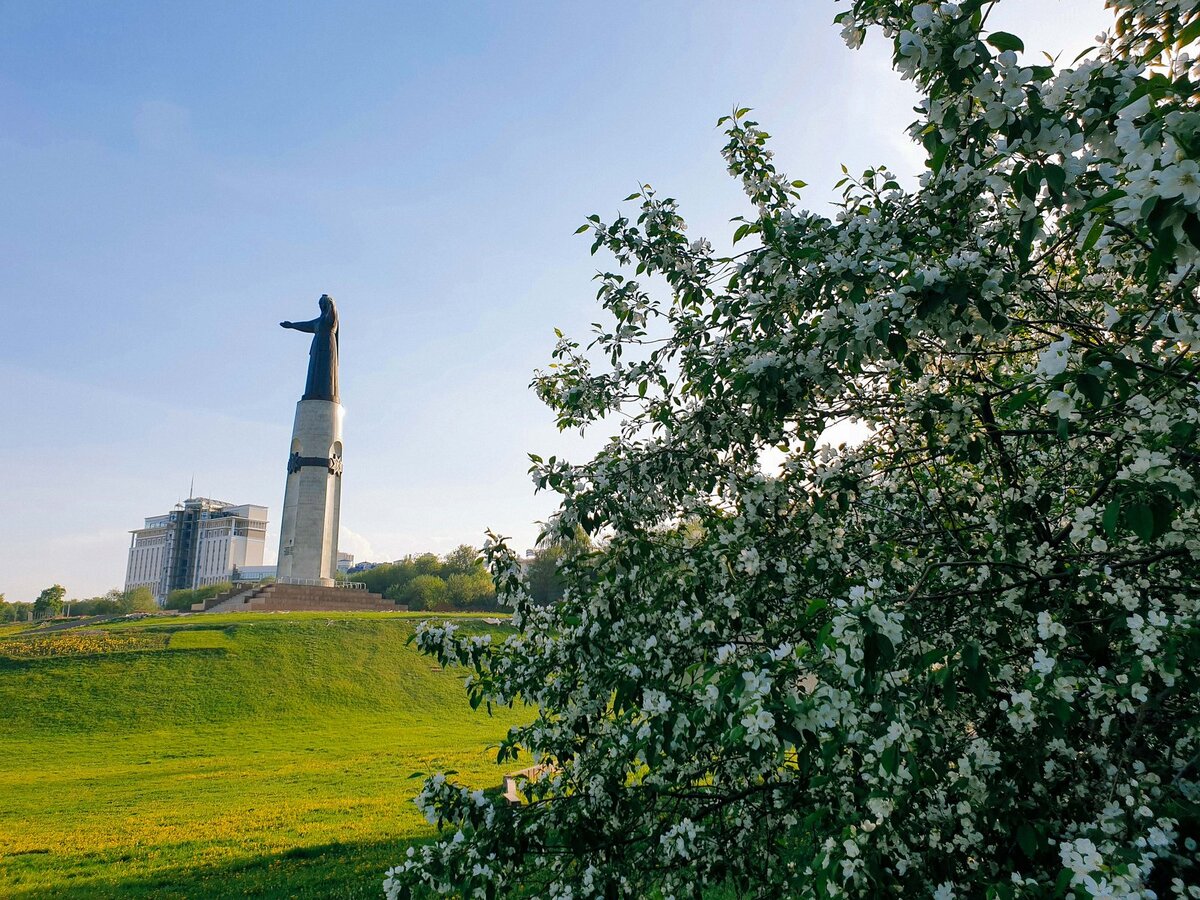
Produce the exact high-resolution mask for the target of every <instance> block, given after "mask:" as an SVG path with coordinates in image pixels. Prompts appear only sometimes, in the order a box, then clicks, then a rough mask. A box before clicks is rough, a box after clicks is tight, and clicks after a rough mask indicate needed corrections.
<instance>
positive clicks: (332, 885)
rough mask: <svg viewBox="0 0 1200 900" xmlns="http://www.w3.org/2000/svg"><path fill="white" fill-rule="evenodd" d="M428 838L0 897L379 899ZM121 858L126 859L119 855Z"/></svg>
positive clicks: (330, 847)
mask: <svg viewBox="0 0 1200 900" xmlns="http://www.w3.org/2000/svg"><path fill="white" fill-rule="evenodd" d="M428 840H429V839H428V838H426V839H423V840H422V839H413V840H396V841H378V842H370V843H352V844H342V843H332V844H316V845H313V846H308V847H294V848H292V849H290V850H285V851H283V852H281V853H276V854H269V855H264V856H254V857H243V858H240V859H232V860H226V861H223V862H221V863H216V864H204V863H199V862H197V863H196V864H183V865H177V866H171V867H166V868H163V869H160V870H158V871H155V872H153V873H142V874H137V875H130V876H129V877H128V878H121V877H120V876H115V877H114V874H113V873H111V870H110V871H109V873H106V875H105V876H104V877H99V878H89V877H87V876H82V877H78V878H76V877H72V875H70V874H64V877H63V878H61V879H60V880H58V881H57V882H54V883H48V882H47V881H44V880H43V881H40V883H38V884H37V885H31V886H28V887H22V886H21V885H20V884H16V885H10V886H9V888H8V889H7V890H11V891H12V893H5V895H4V896H5V897H11V898H21V900H32V898H35V897H36V898H41V897H47V896H53V897H56V898H66V900H85V898H86V900H93V898H106V897H120V898H126V897H135V898H155V900H177V898H187V900H191V898H204V900H209V898H212V900H219V898H225V897H263V898H284V897H287V898H293V897H295V898H318V897H320V898H325V897H329V898H339V900H360V898H361V900H365V898H372V900H376V898H380V897H382V896H383V876H384V873H385V872H386V871H387V870H388V869H389V868H390V867H391V866H393V865H395V864H396V863H398V862H400V861H401V860H402V859H404V855H405V851H407V849H408V848H409V847H410V846H415V845H418V844H422V843H425V842H427V841H428ZM125 858H126V859H128V857H125Z"/></svg>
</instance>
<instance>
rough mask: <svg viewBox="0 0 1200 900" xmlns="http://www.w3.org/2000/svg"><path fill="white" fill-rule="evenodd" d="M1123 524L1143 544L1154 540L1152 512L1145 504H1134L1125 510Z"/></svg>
mask: <svg viewBox="0 0 1200 900" xmlns="http://www.w3.org/2000/svg"><path fill="white" fill-rule="evenodd" d="M1125 522H1126V524H1128V525H1129V527H1130V528H1131V529H1132V530H1133V533H1134V534H1136V535H1137V536H1138V537H1140V538H1141V539H1142V541H1143V542H1145V543H1147V544H1148V543H1150V541H1151V540H1152V539H1153V538H1154V510H1152V509H1151V508H1150V507H1149V506H1148V505H1147V504H1145V503H1135V504H1133V505H1132V506H1130V507H1129V508H1128V509H1126V510H1125Z"/></svg>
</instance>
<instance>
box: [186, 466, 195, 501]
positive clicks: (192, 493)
mask: <svg viewBox="0 0 1200 900" xmlns="http://www.w3.org/2000/svg"><path fill="white" fill-rule="evenodd" d="M195 496H196V473H195V472H193V473H192V483H191V485H190V486H189V487H188V499H189V500H191V499H192V498H193V497H195Z"/></svg>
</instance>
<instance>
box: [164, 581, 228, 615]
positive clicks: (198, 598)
mask: <svg viewBox="0 0 1200 900" xmlns="http://www.w3.org/2000/svg"><path fill="white" fill-rule="evenodd" d="M232 587H233V585H232V584H231V583H230V582H228V581H220V582H217V583H216V584H206V585H204V587H198V588H193V589H188V588H181V589H179V590H176V591H171V593H169V594H167V600H166V602H165V603H164V604H163V609H178V610H181V611H183V612H187V611H188V610H190V609H191V608H192V604H193V603H201V602H203V601H204V600H208V599H210V598H212V597H215V596H217V594H223V593H224V592H225V591H228V590H230V589H231V588H232Z"/></svg>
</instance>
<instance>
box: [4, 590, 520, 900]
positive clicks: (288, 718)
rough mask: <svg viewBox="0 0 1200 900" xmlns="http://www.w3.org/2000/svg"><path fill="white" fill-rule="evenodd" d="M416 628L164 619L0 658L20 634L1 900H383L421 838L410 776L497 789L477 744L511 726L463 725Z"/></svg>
mask: <svg viewBox="0 0 1200 900" xmlns="http://www.w3.org/2000/svg"><path fill="white" fill-rule="evenodd" d="M418 618H420V617H418V616H398V615H396V614H371V613H343V614H322V613H289V614H280V613H265V614H254V613H250V614H237V615H229V616H215V615H210V616H188V617H178V618H166V617H163V618H151V619H143V620H140V621H135V622H115V623H110V624H107V625H103V626H100V628H99V629H97V628H96V627H94V626H93V627H92V628H90V629H88V631H87V632H82V631H74V630H72V631H65V632H59V633H57V634H47V635H45V636H43V637H41V638H39V640H41V641H48V640H62V641H64V642H66V643H64V645H63V647H62V649H63V650H64V651H65V652H67V653H71V654H74V655H65V656H57V655H49V656H47V655H41V653H42V652H44V648H43V651H39V655H37V656H34V657H27V656H22V654H21V653H20V652H13V651H19V648H16V647H14V646H13V644H14V643H15V642H18V641H22V640H29V639H32V638H33V635H35V634H36V632H31V631H28V630H24V631H17V632H12V631H10V633H9V634H7V635H4V636H0V760H3V765H0V896H3V897H18V898H19V897H28V898H32V897H46V896H53V897H66V898H84V897H88V898H91V897H164V898H165V897H189V898H190V897H206V898H207V897H235V896H255V897H378V896H380V894H381V884H382V879H383V873H384V871H385V870H386V869H387V868H388V866H390V865H392V864H393V863H395V862H396V861H398V860H400V859H401V858H402V857H403V855H404V851H405V850H406V848H407V847H408V846H409V845H410V844H411V843H412V842H414V841H420V840H424V839H427V838H428V837H429V836H430V835H432V833H433V830H432V828H431V826H429V825H428V824H427V823H426V822H425V821H424V819H423V818H422V817H421V816H420V814H419V813H418V812H417V809H416V807H415V806H414V805H413V803H412V797H413V796H414V794H415V793H416V791H417V790H418V789H419V786H420V781H419V780H415V779H412V778H410V776H411V775H412V773H414V772H418V771H420V772H428V771H433V770H440V769H456V770H458V772H459V775H458V776H457V777H458V778H459V779H460V780H461V781H463V782H464V783H466V784H469V785H471V786H472V787H483V788H494V787H498V785H499V783H500V780H501V776H502V774H503V771H502V770H501V769H500V768H498V767H497V766H496V765H495V751H494V749H492V750H489V745H494V744H495V742H496V741H498V740H499V738H500V737H502V736H503V734H504V733H505V732H506V731H507V728H508V726H509V725H510V724H513V723H514V722H516V721H517V720H518V719H519V718H521V717H522V716H523V715H525V714H524V713H522V712H519V711H518V712H514V711H511V710H501V711H499V712H498V713H497V715H496V716H495V717H488V716H487V715H486V713H483V712H474V711H472V710H471V709H470V708H469V706H468V705H467V702H466V696H465V693H464V691H463V687H462V677H463V673H462V672H461V671H455V670H449V671H443V670H441V669H439V668H438V667H437V666H436V665H435V664H434V663H433V662H432V661H431V660H430V659H428V658H427V657H424V656H421V655H420V654H418V653H417V652H416V650H415V649H413V648H412V647H411V646H409V645H407V644H406V640H407V639H408V637H409V635H411V634H412V631H413V628H414V626H415V624H416V620H417V619H418ZM461 624H462V627H463V628H464V629H475V628H478V629H489V630H490V629H492V626H489V625H486V624H484V623H483V622H482V621H481V620H479V619H478V618H475V619H471V618H464V619H463V620H462V622H461ZM97 631H104V632H107V637H108V639H107V640H106V639H104V638H103V636H98V635H97ZM89 634H90V637H89ZM134 634H136V636H137V637H138V638H144V640H138V641H134V642H132V643H129V642H126V643H119V642H118V641H116V640H114V639H116V638H118V637H124V636H127V635H128V636H130V637H132V636H133V635H134ZM71 642H73V644H72V643H71ZM114 646H120V647H124V648H129V647H133V649H120V650H109V649H103V648H106V647H114ZM89 647H98V648H102V649H99V650H97V651H96V652H89ZM137 647H144V648H146V649H137ZM50 649H51V650H54V649H55V648H50ZM6 651H9V652H6Z"/></svg>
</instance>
